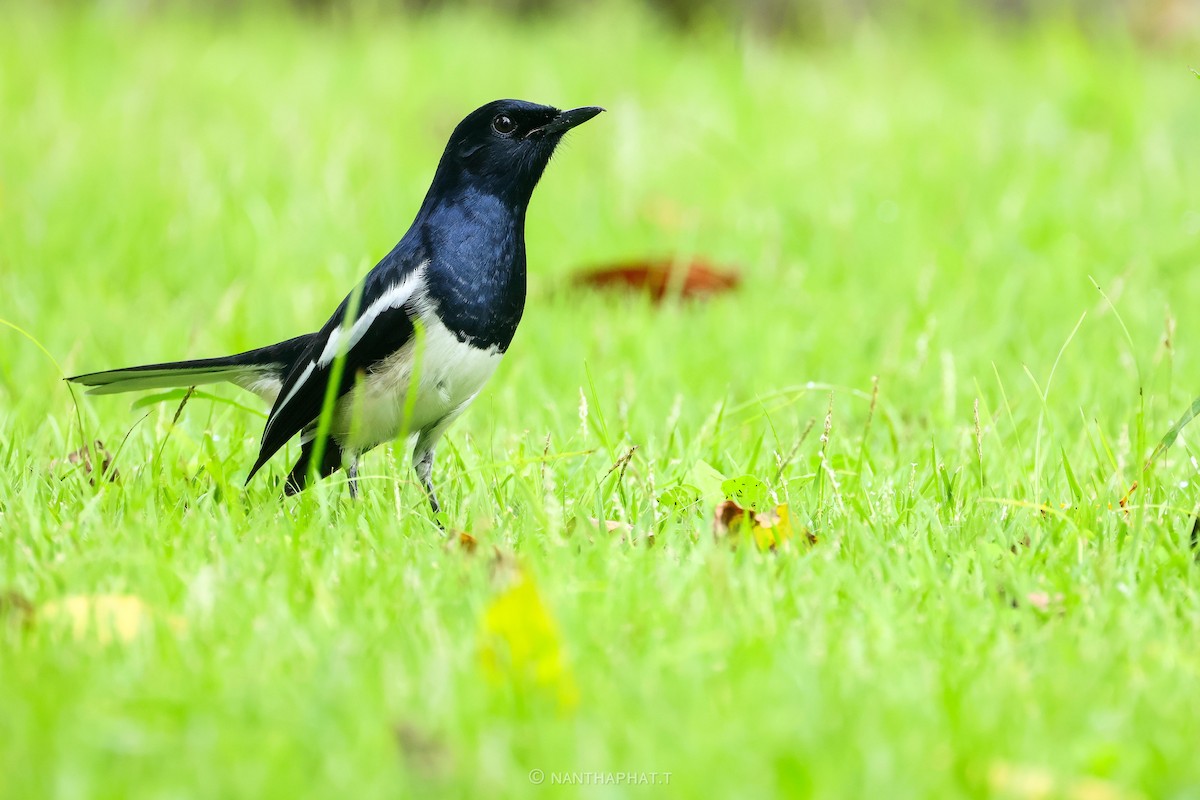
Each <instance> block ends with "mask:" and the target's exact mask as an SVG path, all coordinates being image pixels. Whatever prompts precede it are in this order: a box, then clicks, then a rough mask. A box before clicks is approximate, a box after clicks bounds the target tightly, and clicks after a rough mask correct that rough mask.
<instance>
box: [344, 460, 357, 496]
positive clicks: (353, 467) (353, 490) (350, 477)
mask: <svg viewBox="0 0 1200 800" xmlns="http://www.w3.org/2000/svg"><path fill="white" fill-rule="evenodd" d="M346 476H347V477H346V486H347V487H349V489H350V499H351V500H357V499H358V459H357V458H355V459H354V460H353V461H351V462H350V466H348V467H346Z"/></svg>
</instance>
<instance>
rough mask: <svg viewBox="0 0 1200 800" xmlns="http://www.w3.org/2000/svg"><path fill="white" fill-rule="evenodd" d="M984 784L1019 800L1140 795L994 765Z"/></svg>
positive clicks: (1086, 779)
mask: <svg viewBox="0 0 1200 800" xmlns="http://www.w3.org/2000/svg"><path fill="white" fill-rule="evenodd" d="M987 781H988V784H989V786H990V788H991V789H992V791H993V792H995V793H997V794H999V795H1001V796H1005V797H1014V798H1020V800H1050V798H1066V800H1137V799H1140V798H1141V795H1140V794H1139V793H1137V792H1130V791H1126V790H1125V789H1123V788H1122V787H1121V786H1119V785H1117V784H1115V783H1113V782H1111V781H1106V780H1102V779H1101V778H1096V777H1092V776H1090V775H1085V776H1083V777H1080V778H1062V777H1059V776H1056V775H1055V774H1054V773H1053V772H1051V771H1050V770H1048V769H1046V768H1045V767H1041V766H1028V765H1021V764H1007V763H1005V762H1003V761H1000V762H996V763H994V764H992V765H991V766H990V767H989V768H988V774H987Z"/></svg>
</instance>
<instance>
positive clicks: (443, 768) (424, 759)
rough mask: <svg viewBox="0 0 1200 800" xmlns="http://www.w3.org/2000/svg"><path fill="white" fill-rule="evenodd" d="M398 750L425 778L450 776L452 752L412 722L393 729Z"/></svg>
mask: <svg viewBox="0 0 1200 800" xmlns="http://www.w3.org/2000/svg"><path fill="white" fill-rule="evenodd" d="M392 735H393V736H394V737H395V739H396V748H397V749H398V750H399V751H400V755H401V756H403V757H404V760H405V761H406V762H407V763H408V764H409V766H411V767H412V768H413V771H414V772H416V773H417V774H418V775H420V776H421V777H423V778H437V777H440V776H443V775H448V774H449V773H450V772H451V771H452V770H451V766H452V765H451V758H450V751H449V749H448V748H447V747H446V745H445V744H443V743H442V741H441V740H440V739H438V738H437V737H435V736H434V735H432V734H430V733H428V732H426V731H425V730H423V729H422V728H420V727H418V726H417V725H416V724H414V723H412V722H399V723H397V724H396V725H395V727H393V728H392Z"/></svg>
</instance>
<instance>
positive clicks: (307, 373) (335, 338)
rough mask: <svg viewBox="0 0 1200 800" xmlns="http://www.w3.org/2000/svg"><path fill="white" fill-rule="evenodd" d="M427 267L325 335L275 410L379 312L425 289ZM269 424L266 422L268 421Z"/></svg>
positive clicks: (357, 339)
mask: <svg viewBox="0 0 1200 800" xmlns="http://www.w3.org/2000/svg"><path fill="white" fill-rule="evenodd" d="M428 266H429V262H428V261H423V262H421V263H420V264H419V265H418V266H417V268H416V269H414V270H413V271H412V272H410V273H409V274H408V275H406V276H405V277H404V279H403V280H402V281H400V282H399V283H395V284H392V285H391V286H390V287H388V288H387V290H386V291H384V293H383V294H381V295H380V296H379V297H377V298H375V300H373V301H372V302H371V304H370V305H369V306H367V308H366V310H365V311H363V312H362V313H361V314H359V315H358V318H357V319H356V320H354V323H353V324H352V325H351V326H350V327H349V328H346V327H345V326H338V327H337V328H334V329H333V331H332V332H330V334H329V338H328V339H327V340H326V341H325V347H324V348H322V350H321V355H319V356H318V357H317V360H316V361H310V362H308V364H307V365H305V367H304V371H303V372H301V373H300V377H299V378H298V379H297V380H296V382H295V383H294V384H292V388H291V389H289V390H288V393H287V394H286V395H284V398H283V402H281V403H280V404H279V409H278V411H283V409H284V408H286V407H287V404H288V403H290V402H291V401H292V398H294V397H295V396H296V395H297V394H298V393H299V392H300V390H301V389H302V388H304V384H305V383H306V382H307V381H308V379H309V378H311V377H312V374H313V372H314V371H315V370H316V368H317V367H327V366H329V364H331V363H333V360H334V359H335V358H337V357H338V356H339V355H341V354H342V353H348V352H349V351H350V349H351V348H352V347H354V345H356V344H358V343H359V342H360V341H362V338H363V336H365V335H366V334H367V331H368V330H370V329H371V325H372V323H374V322H375V320H376V319H378V317H379V315H380V314H382V313H383V312H385V311H388V310H390V309H393V308H399V307H400V306H402V305H404V304H405V303H407V302H409V300H412V299H413V298H414V297H418V296H419V295H421V294H423V293H424V291H425V268H426V267H428ZM278 416H279V414H278V412H277V413H276V414H274V415H272V418H273V419H274V418H276V417H278ZM268 427H270V423H268Z"/></svg>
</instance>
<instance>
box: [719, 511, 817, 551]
mask: <svg viewBox="0 0 1200 800" xmlns="http://www.w3.org/2000/svg"><path fill="white" fill-rule="evenodd" d="M713 535H714V536H716V537H717V539H726V540H728V541H730V542H732V543H733V546H734V547H737V545H738V544H739V543H740V541H741V540H742V539H751V540H753V541H754V544H755V546H756V547H758V549H759V550H764V551H765V550H776V549H778V548H781V547H785V546H787V545H788V544H790V543H791V542H792V541H794V540H795V538H796V534H795V532H794V531H793V530H792V522H791V516H790V513H789V511H788V507H787V504H786V503H781V504H780V505H778V506H776V507H775V508H773V509H768V510H766V511H757V512H756V511H751V510H749V509H745V508H742V507H741V506H740V505H738V504H737V503H736V502H735V501H733V500H725V501H723V502H721V503H718V504H717V507H716V509H715V510H714V512H713ZM804 538H805V541H807V542H808V543H809V544H816V543H817V537H816V536H815V535H814V534H813V533H812V532H811V531H808V530H805V531H804Z"/></svg>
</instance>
